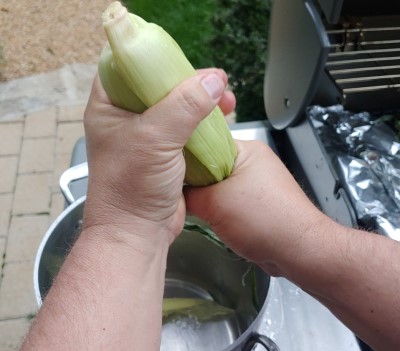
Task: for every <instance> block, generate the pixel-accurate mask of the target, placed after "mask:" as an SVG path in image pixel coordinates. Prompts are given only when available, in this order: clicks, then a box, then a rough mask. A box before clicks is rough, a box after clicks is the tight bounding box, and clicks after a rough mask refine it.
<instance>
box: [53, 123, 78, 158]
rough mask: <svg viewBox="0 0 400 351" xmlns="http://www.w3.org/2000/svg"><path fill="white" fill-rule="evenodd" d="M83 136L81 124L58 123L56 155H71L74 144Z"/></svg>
mask: <svg viewBox="0 0 400 351" xmlns="http://www.w3.org/2000/svg"><path fill="white" fill-rule="evenodd" d="M84 135H85V131H84V128H83V122H75V123H60V124H59V125H58V129H57V150H56V152H57V154H65V153H67V154H69V155H71V153H72V150H73V148H74V145H75V143H76V142H77V140H78V139H79V138H80V137H82V136H84Z"/></svg>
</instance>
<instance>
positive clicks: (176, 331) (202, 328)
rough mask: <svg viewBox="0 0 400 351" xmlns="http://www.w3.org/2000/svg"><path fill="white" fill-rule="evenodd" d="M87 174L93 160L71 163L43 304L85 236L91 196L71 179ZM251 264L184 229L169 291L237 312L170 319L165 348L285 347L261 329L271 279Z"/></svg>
mask: <svg viewBox="0 0 400 351" xmlns="http://www.w3.org/2000/svg"><path fill="white" fill-rule="evenodd" d="M83 177H87V165H78V166H75V167H72V168H70V169H69V170H67V171H66V172H65V173H64V174H63V176H62V177H61V179H60V185H61V189H62V192H63V194H64V196H65V198H66V199H67V201H68V202H70V205H69V206H68V207H67V208H66V209H65V210H64V211H63V212H62V213H61V214H60V216H59V217H58V218H57V219H56V220H55V222H54V223H53V224H52V225H51V226H50V228H49V230H48V231H47V233H46V235H45V236H44V238H43V240H42V242H41V244H40V247H39V250H38V252H37V255H36V262H35V269H34V289H35V294H36V299H37V302H38V305H39V306H40V305H41V304H42V301H43V299H44V297H45V295H46V293H47V291H48V290H49V289H50V287H51V284H52V281H53V279H54V276H55V275H56V274H57V272H58V269H59V267H60V266H61V264H62V262H63V260H64V258H65V256H66V254H67V253H68V251H69V249H70V248H71V246H72V245H73V243H74V241H75V240H76V238H77V237H78V236H79V233H80V230H81V227H82V217H83V209H84V204H85V197H81V198H79V199H78V200H75V199H74V197H73V195H72V193H71V191H70V189H69V185H70V184H71V182H72V181H75V180H77V179H80V178H83ZM189 219H190V220H191V221H193V220H194V219H193V218H189ZM250 268H251V264H250V263H248V262H246V261H244V260H242V259H240V258H239V257H238V256H236V255H235V254H233V253H231V252H228V251H227V250H225V249H223V248H221V247H219V246H216V245H215V244H214V243H212V242H211V241H210V240H208V239H207V238H205V237H204V236H203V235H202V234H199V233H198V232H196V231H188V230H184V231H183V232H182V233H181V235H180V236H179V237H178V238H177V239H176V240H175V242H174V243H173V244H172V245H171V247H170V250H169V253H168V258H167V272H166V283H165V291H164V297H194V298H202V299H206V300H213V301H215V302H216V303H218V304H219V305H222V306H225V307H228V308H230V309H232V310H233V311H234V313H233V314H228V315H227V316H225V317H224V318H218V319H215V320H214V319H210V320H207V321H206V322H202V323H199V322H198V321H196V320H195V319H193V318H187V319H185V320H183V321H182V320H178V321H172V322H168V323H165V324H164V325H163V331H162V341H161V350H162V351H169V350H174V351H180V350H182V351H183V350H189V349H190V350H195V351H201V350H208V351H210V350H216V351H220V350H224V351H233V350H245V351H250V350H252V349H253V348H254V347H255V345H256V344H259V345H262V346H263V347H264V348H265V349H266V350H270V351H277V350H279V349H278V347H277V346H276V345H275V344H274V343H273V342H272V341H271V340H270V339H269V338H267V337H266V336H263V335H260V334H259V333H258V332H257V329H258V327H259V325H260V323H261V321H262V315H263V313H264V311H265V309H266V307H267V304H268V300H269V293H268V292H269V286H270V283H271V282H270V279H269V277H268V276H267V275H265V273H264V272H262V271H261V270H260V269H259V268H257V267H253V268H252V271H251V270H250ZM252 279H255V280H253V281H252ZM254 281H255V282H256V283H255V284H254Z"/></svg>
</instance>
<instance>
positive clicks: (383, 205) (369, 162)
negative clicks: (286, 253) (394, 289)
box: [307, 105, 400, 241]
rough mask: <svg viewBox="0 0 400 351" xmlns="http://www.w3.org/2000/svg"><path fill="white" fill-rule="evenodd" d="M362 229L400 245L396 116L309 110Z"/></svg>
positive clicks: (339, 108) (399, 161) (335, 108)
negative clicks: (394, 124)
mask: <svg viewBox="0 0 400 351" xmlns="http://www.w3.org/2000/svg"><path fill="white" fill-rule="evenodd" d="M307 115H308V117H309V118H310V121H311V122H312V124H313V126H314V127H315V129H316V130H317V133H318V135H319V137H320V140H321V143H322V144H323V145H324V146H325V149H326V151H327V153H328V156H329V157H330V159H331V163H332V165H333V167H334V168H335V170H336V172H337V174H338V176H339V179H340V182H341V185H342V186H343V188H345V190H346V191H347V193H348V195H349V196H350V200H351V202H352V204H353V207H354V209H355V211H356V214H357V218H358V220H359V222H360V224H361V225H363V226H365V227H366V228H370V229H373V230H376V231H378V232H380V233H381V234H384V235H386V236H388V237H390V238H392V239H395V240H399V241H400V143H399V140H398V137H397V135H396V132H395V131H394V129H393V128H392V127H391V126H390V125H389V124H388V122H392V121H393V119H394V116H380V117H376V116H373V115H371V114H369V113H368V112H361V113H351V112H350V111H346V110H344V108H343V106H342V105H334V106H330V107H321V106H312V107H310V108H309V109H308V110H307Z"/></svg>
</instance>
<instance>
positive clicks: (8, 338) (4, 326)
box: [0, 317, 31, 351]
mask: <svg viewBox="0 0 400 351" xmlns="http://www.w3.org/2000/svg"><path fill="white" fill-rule="evenodd" d="M30 325H31V322H30V321H29V319H28V318H26V317H23V318H17V319H10V320H5V321H0V350H2V351H18V350H19V349H20V347H21V344H22V342H23V340H24V338H25V336H26V334H27V332H28V330H29V327H30Z"/></svg>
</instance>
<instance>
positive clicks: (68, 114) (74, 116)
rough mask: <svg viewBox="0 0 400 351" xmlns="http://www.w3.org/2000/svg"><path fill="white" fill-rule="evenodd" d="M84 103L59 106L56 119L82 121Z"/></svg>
mask: <svg viewBox="0 0 400 351" xmlns="http://www.w3.org/2000/svg"><path fill="white" fill-rule="evenodd" d="M85 109H86V105H77V106H61V107H60V110H59V113H58V121H60V122H71V121H82V120H83V114H84V112H85Z"/></svg>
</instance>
